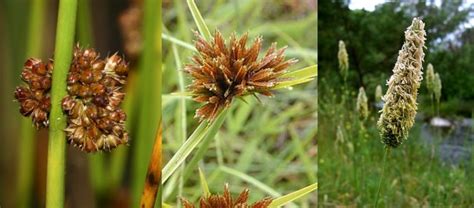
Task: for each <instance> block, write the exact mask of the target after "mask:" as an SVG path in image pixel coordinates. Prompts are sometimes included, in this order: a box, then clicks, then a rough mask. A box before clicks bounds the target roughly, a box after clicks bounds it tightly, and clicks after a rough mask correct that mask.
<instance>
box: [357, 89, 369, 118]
mask: <svg viewBox="0 0 474 208" xmlns="http://www.w3.org/2000/svg"><path fill="white" fill-rule="evenodd" d="M357 112H358V113H359V119H360V120H362V121H365V120H366V119H367V116H368V115H369V107H368V104H367V95H366V94H365V90H364V87H360V88H359V94H358V95H357Z"/></svg>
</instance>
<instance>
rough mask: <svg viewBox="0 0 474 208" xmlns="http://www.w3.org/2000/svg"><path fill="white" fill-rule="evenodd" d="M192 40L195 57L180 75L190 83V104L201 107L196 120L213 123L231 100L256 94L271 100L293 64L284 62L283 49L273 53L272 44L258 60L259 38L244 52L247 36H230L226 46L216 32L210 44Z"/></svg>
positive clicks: (292, 62) (198, 39)
mask: <svg viewBox="0 0 474 208" xmlns="http://www.w3.org/2000/svg"><path fill="white" fill-rule="evenodd" d="M196 36H197V40H196V41H195V46H196V49H197V50H198V54H196V55H195V56H193V58H192V63H190V64H188V65H186V66H185V68H184V71H185V72H187V73H188V74H189V75H190V76H191V77H192V79H193V81H192V83H191V84H190V85H189V86H188V89H189V90H190V91H191V92H192V96H193V100H195V101H197V102H200V103H204V105H203V106H202V107H200V108H199V109H198V110H197V111H196V117H199V118H200V119H201V120H204V119H207V120H212V119H214V118H215V116H216V115H217V113H218V112H219V111H220V110H221V109H222V108H224V107H228V106H229V105H230V103H231V102H232V100H233V99H234V98H238V97H241V96H244V95H248V94H257V93H259V94H263V95H266V96H271V95H272V92H271V89H272V88H273V87H275V86H276V85H277V84H278V83H279V82H281V81H284V79H283V78H281V77H280V76H281V75H283V74H285V73H286V72H287V68H288V66H290V65H292V64H294V63H295V62H296V60H295V59H289V60H285V55H284V52H285V48H281V49H276V43H273V44H272V45H271V47H270V48H269V49H268V51H267V52H266V53H265V55H264V56H263V57H262V58H260V59H259V58H258V55H259V52H260V49H261V47H262V38H261V37H258V38H256V39H255V41H254V42H253V44H252V45H251V46H250V47H249V48H247V47H246V43H247V39H248V34H244V35H243V36H242V37H240V38H236V36H235V34H234V35H232V36H231V37H230V40H229V42H228V43H227V44H226V42H225V40H224V38H223V37H222V35H221V33H220V32H218V31H216V32H215V34H214V37H213V40H212V41H206V40H205V39H204V38H203V37H201V36H200V35H199V34H197V33H196Z"/></svg>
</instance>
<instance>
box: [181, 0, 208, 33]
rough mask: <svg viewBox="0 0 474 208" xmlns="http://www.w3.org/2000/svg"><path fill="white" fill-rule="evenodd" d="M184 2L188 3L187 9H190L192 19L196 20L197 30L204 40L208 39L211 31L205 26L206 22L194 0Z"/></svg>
mask: <svg viewBox="0 0 474 208" xmlns="http://www.w3.org/2000/svg"><path fill="white" fill-rule="evenodd" d="M186 2H187V3H188V7H189V10H191V14H192V15H193V19H194V21H195V22H196V26H197V27H198V30H199V32H200V33H201V35H202V36H203V37H204V39H205V40H207V41H210V40H211V33H210V32H209V29H208V28H207V25H206V22H205V21H204V19H203V18H202V15H201V12H199V9H198V8H197V6H196V2H194V0H187V1H186Z"/></svg>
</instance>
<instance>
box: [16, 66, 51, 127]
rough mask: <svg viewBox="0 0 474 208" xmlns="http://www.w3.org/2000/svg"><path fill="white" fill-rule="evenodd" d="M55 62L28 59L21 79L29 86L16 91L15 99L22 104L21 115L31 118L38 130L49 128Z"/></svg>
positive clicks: (18, 88)
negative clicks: (50, 92) (50, 93)
mask: <svg viewBox="0 0 474 208" xmlns="http://www.w3.org/2000/svg"><path fill="white" fill-rule="evenodd" d="M52 71H53V62H52V61H51V60H50V61H49V62H48V63H43V62H42V61H41V60H39V59H36V58H30V59H28V60H27V61H26V62H25V64H24V67H23V71H22V73H21V79H22V80H23V81H24V82H25V83H26V84H27V85H26V86H19V87H17V88H16V90H15V99H16V100H17V101H18V102H19V103H20V113H21V114H22V115H23V116H31V119H32V121H33V125H35V127H36V128H37V129H39V128H43V127H48V125H49V120H48V117H49V111H50V108H51V99H50V95H49V91H50V90H51V74H52Z"/></svg>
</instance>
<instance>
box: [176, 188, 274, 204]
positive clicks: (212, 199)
mask: <svg viewBox="0 0 474 208" xmlns="http://www.w3.org/2000/svg"><path fill="white" fill-rule="evenodd" d="M248 198H249V190H248V189H245V190H244V191H242V192H241V193H240V194H239V196H238V197H237V198H233V197H232V196H231V194H230V191H229V186H228V185H227V184H226V185H225V186H224V194H223V195H217V194H216V195H210V196H205V197H201V199H200V200H199V207H200V208H215V207H219V208H236V207H239V208H266V207H268V206H269V205H270V204H271V203H272V201H273V200H272V199H271V198H264V199H262V200H260V201H257V202H255V203H253V204H249V202H248ZM181 201H182V202H183V206H184V208H195V206H194V205H193V204H192V203H191V202H189V201H188V200H186V199H182V200H181Z"/></svg>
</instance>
